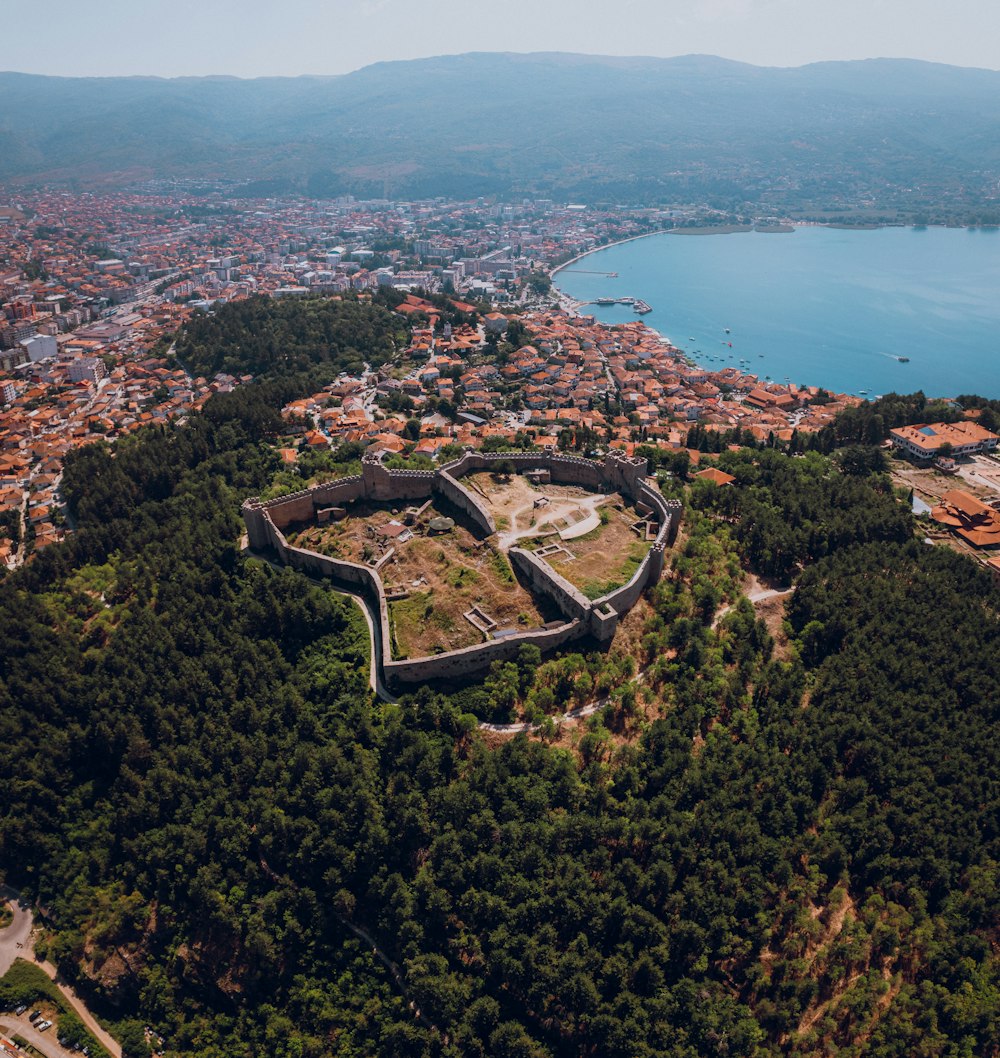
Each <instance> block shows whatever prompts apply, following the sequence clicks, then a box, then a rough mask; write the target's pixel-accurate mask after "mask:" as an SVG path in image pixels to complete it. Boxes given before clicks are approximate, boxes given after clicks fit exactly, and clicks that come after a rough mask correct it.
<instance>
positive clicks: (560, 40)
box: [0, 0, 1000, 77]
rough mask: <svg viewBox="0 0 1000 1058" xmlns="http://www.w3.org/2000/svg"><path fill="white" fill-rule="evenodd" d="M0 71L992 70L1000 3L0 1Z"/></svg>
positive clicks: (998, 53) (998, 51)
mask: <svg viewBox="0 0 1000 1058" xmlns="http://www.w3.org/2000/svg"><path fill="white" fill-rule="evenodd" d="M0 15H2V19H0V25H2V26H3V27H4V28H3V32H2V34H0V70H20V71H24V72H28V73H47V74H64V75H90V76H101V75H114V74H118V75H121V74H157V75H160V76H164V77H173V76H179V75H190V74H194V75H199V74H213V73H214V74H233V75H236V76H239V77H256V76H262V75H274V74H280V75H294V74H303V73H311V74H323V73H346V72H347V71H349V70H354V69H357V68H358V67H360V66H366V65H368V64H369V63H372V62H379V61H381V60H389V59H412V58H419V57H422V56H427V55H443V54H454V53H457V52H466V51H577V52H590V53H594V54H610V55H663V56H667V55H684V54H687V53H691V52H702V53H708V54H713V55H722V56H725V57H726V58H731V59H741V60H743V61H745V62H752V63H757V64H761V65H773V66H797V65H800V64H802V63H806V62H814V61H817V60H820V59H856V58H870V57H873V56H905V57H908V58H915V59H930V60H933V61H936V62H947V63H954V64H956V65H960V66H986V67H990V68H992V69H1000V3H998V2H997V0H948V2H947V3H946V2H944V0H494V2H484V0H478V2H477V0H471V2H470V0H423V2H417V0H284V2H282V0H45V3H44V4H41V5H39V4H37V3H31V4H29V3H25V2H24V0H0Z"/></svg>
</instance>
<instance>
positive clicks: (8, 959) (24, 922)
mask: <svg viewBox="0 0 1000 1058" xmlns="http://www.w3.org/2000/svg"><path fill="white" fill-rule="evenodd" d="M0 900H4V901H6V902H7V904H8V906H9V907H10V909H11V911H12V912H13V914H14V920H13V922H11V924H10V925H9V926H8V927H7V928H6V929H5V930H0V975H3V974H5V973H6V972H7V971H8V970H9V969H10V968H11V966H13V965H14V960H15V959H24V960H25V961H26V962H30V963H31V964H32V965H34V966H37V967H38V968H39V970H41V971H42V973H44V974H45V975H46V976H47V977H49V978H51V980H52V982H53V983H54V984H55V986H56V988H58V989H59V991H60V992H61V993H62V996H63V998H64V999H65V1000H66V1003H67V1004H68V1005H69V1006H70V1007H72V1009H73V1011H74V1012H75V1013H76V1014H77V1016H78V1017H79V1018H80V1020H81V1021H82V1022H83V1023H84V1025H86V1026H87V1029H88V1031H89V1032H90V1033H91V1034H92V1035H94V1036H96V1037H97V1039H98V1040H100V1042H101V1043H102V1044H104V1046H105V1047H106V1048H107V1049H108V1051H109V1052H110V1053H111V1054H112V1055H113V1056H114V1058H122V1049H121V1044H119V1043H118V1042H117V1040H115V1039H113V1038H112V1037H111V1036H109V1035H108V1033H107V1032H106V1031H105V1030H104V1029H103V1028H101V1026H100V1024H99V1023H98V1021H97V1019H96V1018H95V1017H94V1015H93V1014H91V1012H90V1011H89V1010H88V1009H87V1006H86V1004H85V1003H84V1002H83V1000H82V999H81V998H80V997H79V996H78V995H77V994H76V991H75V990H74V989H73V988H72V987H71V986H70V985H69V984H68V983H67V982H66V981H65V980H63V978H62V976H61V975H60V973H59V971H58V970H57V969H56V968H55V967H54V966H53V965H52V963H50V962H42V961H40V960H39V959H38V958H37V957H36V956H35V943H34V939H33V936H32V930H33V929H34V920H33V918H32V914H31V910H30V909H29V908H28V907H27V905H26V904H22V902H21V894H20V893H18V892H17V890H15V889H11V888H9V887H8V886H6V885H4V886H0ZM28 1027H29V1028H30V1026H28ZM21 1028H22V1026H20V1024H19V1027H18V1030H17V1031H18V1032H19V1033H20V1034H21V1035H24V1033H23V1032H21ZM27 1038H28V1037H27V1036H25V1039H27ZM40 1039H41V1041H42V1042H41V1044H40V1045H39V1049H40V1050H44V1051H45V1052H46V1053H47V1052H48V1051H52V1052H53V1053H54V1052H55V1051H56V1050H57V1049H58V1050H59V1051H60V1053H61V1051H62V1048H59V1047H58V1045H56V1046H55V1047H53V1043H52V1041H51V1040H49V1039H47V1038H45V1037H40Z"/></svg>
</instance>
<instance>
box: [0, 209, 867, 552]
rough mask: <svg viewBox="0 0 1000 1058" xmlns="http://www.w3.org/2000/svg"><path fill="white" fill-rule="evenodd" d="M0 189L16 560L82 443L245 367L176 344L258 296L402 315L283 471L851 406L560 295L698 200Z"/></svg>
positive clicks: (2, 372)
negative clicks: (195, 366) (183, 354)
mask: <svg viewBox="0 0 1000 1058" xmlns="http://www.w3.org/2000/svg"><path fill="white" fill-rule="evenodd" d="M2 201H6V202H8V203H9V204H8V205H5V206H2V207H0V312H2V323H0V400H2V405H3V407H2V410H0V534H2V535H0V562H2V563H4V564H6V565H7V566H10V567H13V566H16V565H18V564H20V563H22V562H23V561H24V560H25V559H26V558H27V557H28V556H29V555H30V554H31V553H33V552H34V551H38V550H40V549H42V548H44V547H46V546H47V545H49V544H50V543H52V542H54V541H57V540H59V539H61V538H62V536H63V535H64V534H65V533H66V532H67V531H68V530H69V529H70V526H69V525H68V524H67V518H66V514H65V510H64V506H63V503H62V500H61V497H60V492H59V483H60V476H61V472H62V465H63V460H64V459H65V457H66V455H67V453H69V452H70V451H71V450H72V449H74V448H76V447H78V446H81V445H85V444H88V443H91V442H94V441H98V440H106V441H114V440H116V439H118V438H121V437H123V436H127V435H128V434H130V433H132V432H134V431H135V430H138V429H139V428H140V427H142V426H145V425H151V424H157V423H167V422H170V421H183V419H184V417H185V416H186V415H187V414H189V412H191V411H192V410H193V409H197V408H199V407H201V406H202V404H203V403H204V402H205V400H207V399H208V397H209V396H211V395H212V394H213V393H217V392H227V391H229V390H231V389H233V388H234V387H236V386H238V385H241V384H245V383H247V382H250V381H252V377H251V376H249V375H243V376H240V377H235V376H232V375H227V374H219V375H216V376H215V377H212V378H205V377H192V376H191V375H190V374H189V373H188V371H187V370H186V368H185V365H184V364H183V363H182V362H181V361H180V360H179V359H178V358H177V357H176V356H175V355H174V351H173V346H172V343H171V335H172V334H173V333H174V332H175V331H176V330H177V329H178V328H179V327H180V326H181V325H183V324H184V323H185V322H186V321H187V320H189V319H190V318H191V316H192V315H193V314H194V313H196V312H211V311H213V310H214V308H215V307H216V306H219V305H221V304H225V303H227V302H232V301H238V300H242V299H246V298H250V297H253V296H257V295H264V296H270V297H275V298H281V297H301V296H314V295H321V296H329V297H359V298H378V299H381V300H382V301H383V302H384V303H385V304H386V305H387V306H389V307H391V308H393V310H394V311H395V312H397V313H399V314H400V315H401V316H402V317H403V318H404V319H405V321H406V323H407V325H408V334H409V336H410V338H409V344H408V345H407V347H406V348H405V349H404V350H402V351H401V354H400V356H399V357H398V358H397V359H396V360H395V361H394V362H393V363H392V364H390V365H387V366H386V367H384V368H382V369H381V370H380V371H379V372H378V373H377V374H376V373H372V374H369V375H366V376H362V377H344V378H341V379H338V380H337V381H336V382H335V383H333V384H331V385H329V386H327V387H326V388H325V389H323V390H322V391H321V392H318V393H315V394H313V395H312V396H311V397H307V398H305V399H302V400H297V401H295V402H293V403H292V404H291V405H289V406H288V407H287V408H286V409H285V417H286V419H287V421H288V424H289V435H290V437H291V440H290V441H289V440H286V442H285V444H284V446H283V447H282V458H283V460H284V461H285V463H286V465H287V466H288V467H289V468H294V465H295V463H296V462H297V460H298V458H299V454H300V452H301V451H303V450H313V451H325V450H332V449H336V448H337V447H338V446H340V445H343V444H345V443H347V444H358V445H360V446H362V447H363V448H366V449H367V448H371V449H372V450H373V451H384V452H386V453H388V454H390V455H393V456H396V457H398V458H405V459H407V460H411V461H412V462H411V464H410V465H413V466H416V465H418V464H421V465H423V466H425V467H431V466H433V465H434V464H435V462H437V461H438V460H439V459H441V458H453V457H454V455H455V453H456V452H457V451H458V450H460V449H462V448H465V447H470V446H471V447H474V448H478V447H482V446H486V447H488V448H493V449H494V450H496V449H498V448H503V447H508V448H512V447H516V446H525V445H527V446H531V447H535V448H540V449H543V450H544V449H550V450H555V449H571V450H574V451H577V452H580V453H586V452H588V451H592V450H595V449H597V448H599V447H600V448H605V449H618V450H621V452H623V453H624V454H625V455H629V456H631V455H633V454H634V453H635V451H636V449H637V448H638V447H639V446H641V445H653V446H659V447H661V448H672V449H680V448H684V447H686V446H688V445H689V433H690V431H691V430H692V428H694V427H698V428H699V429H701V430H702V431H716V432H720V433H721V432H725V431H730V430H734V429H739V430H741V431H744V432H745V433H744V436H746V437H752V438H754V439H755V440H757V441H759V442H766V443H776V444H782V445H788V444H791V443H793V441H794V439H795V438H796V437H799V438H802V437H804V436H805V435H807V434H809V433H814V432H816V431H818V430H820V429H822V428H823V427H824V426H825V425H828V424H830V423H832V422H833V420H834V418H835V417H836V415H837V413H838V412H840V411H841V410H842V409H844V408H845V407H848V406H850V405H856V404H858V403H860V398H858V397H852V396H847V395H837V394H832V393H828V392H825V391H823V390H820V389H817V388H816V387H811V388H804V387H800V386H798V385H796V384H795V383H794V382H792V381H786V382H785V383H783V384H779V383H776V382H773V381H770V380H769V379H763V380H762V379H761V378H759V377H758V376H757V375H756V374H754V373H752V372H750V371H749V369H748V368H749V365H748V364H747V363H745V362H740V363H732V364H725V365H723V366H721V367H720V368H719V369H718V370H710V369H707V368H705V367H700V366H698V365H696V364H695V363H694V362H692V361H691V360H690V359H689V358H688V357H687V356H685V354H684V353H683V352H681V351H680V350H679V349H677V348H675V347H673V346H672V345H671V344H670V343H669V341H668V340H667V339H666V338H665V337H663V336H661V335H660V334H658V333H657V332H656V331H654V330H652V329H650V328H649V327H647V326H645V325H644V324H643V323H642V322H641V321H639V320H633V321H629V322H624V323H620V324H614V325H610V324H606V323H601V322H599V321H598V320H597V319H596V318H595V316H593V315H591V314H589V313H588V311H587V306H586V305H581V304H579V303H576V302H573V301H571V300H570V299H568V298H566V297H565V296H563V295H562V294H561V293H559V292H558V291H557V290H556V289H555V288H554V287H553V285H552V272H553V270H554V269H557V268H558V267H559V266H560V265H564V264H565V263H566V262H570V261H572V260H573V259H574V258H576V257H578V256H579V255H581V254H584V253H586V252H587V251H589V250H592V249H594V248H596V247H598V246H601V245H604V244H607V243H610V242H614V241H617V240H621V239H626V238H632V237H636V236H638V235H643V234H649V233H651V232H655V231H658V230H661V229H664V228H669V227H672V226H674V225H677V224H693V223H700V224H703V223H705V222H706V221H711V220H713V219H716V218H713V217H712V216H710V215H708V214H706V212H705V211H701V212H699V210H697V209H695V208H678V209H676V210H652V209H634V210H628V209H622V210H615V211H599V210H594V209H591V208H585V207H582V206H576V205H573V204H557V203H555V202H553V201H550V200H525V201H523V202H521V203H519V204H510V203H499V204H498V203H493V202H488V201H485V200H477V201H472V202H460V203H452V202H446V201H444V200H440V199H435V200H433V201H425V202H390V201H382V200H379V201H365V202H362V201H355V200H353V199H351V198H345V199H338V200H334V201H330V202H317V203H306V202H302V201H282V200H256V199H251V200H244V199H238V198H225V197H223V196H222V195H221V194H215V195H208V196H205V195H200V196H195V195H193V194H192V195H188V194H181V193H176V192H174V193H165V192H163V191H162V190H156V189H147V190H145V191H143V193H134V194H126V193H117V194H107V195H98V194H85V195H73V194H71V193H68V192H61V191H60V192H56V191H37V192H31V193H28V192H19V193H17V194H9V195H7V196H4V197H3V199H2ZM626 300H628V299H626ZM643 308H644V306H636V311H642V309H643ZM730 359H732V358H730ZM692 456H693V458H694V459H697V458H698V453H697V452H693V453H692ZM421 461H422V462H421Z"/></svg>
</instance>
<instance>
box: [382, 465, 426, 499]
mask: <svg viewBox="0 0 1000 1058" xmlns="http://www.w3.org/2000/svg"><path fill="white" fill-rule="evenodd" d="M388 473H389V495H387V496H379V499H386V500H422V499H425V498H426V497H428V496H430V495H431V492H432V491H433V488H434V482H435V480H436V479H437V476H438V475H437V474H436V473H435V471H433V470H390V471H389V472H388Z"/></svg>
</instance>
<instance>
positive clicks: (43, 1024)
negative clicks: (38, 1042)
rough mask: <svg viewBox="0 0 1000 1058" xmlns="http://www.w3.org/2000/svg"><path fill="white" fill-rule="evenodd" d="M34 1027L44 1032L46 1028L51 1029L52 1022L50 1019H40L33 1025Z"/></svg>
mask: <svg viewBox="0 0 1000 1058" xmlns="http://www.w3.org/2000/svg"><path fill="white" fill-rule="evenodd" d="M35 1028H36V1029H38V1031H39V1032H45V1030H46V1029H51V1028H52V1022H51V1021H40V1022H39V1023H38V1024H37V1025H36V1026H35Z"/></svg>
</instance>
